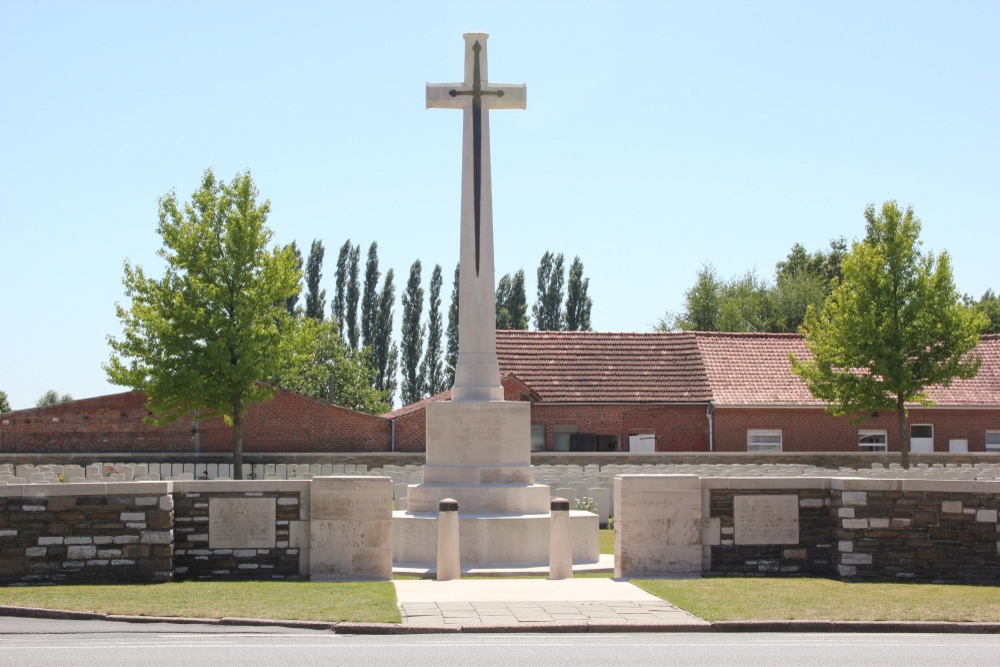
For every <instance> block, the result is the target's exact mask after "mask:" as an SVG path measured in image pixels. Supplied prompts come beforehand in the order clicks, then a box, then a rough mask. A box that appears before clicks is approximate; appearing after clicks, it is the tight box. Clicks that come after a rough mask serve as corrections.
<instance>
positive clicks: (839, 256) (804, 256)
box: [775, 236, 847, 292]
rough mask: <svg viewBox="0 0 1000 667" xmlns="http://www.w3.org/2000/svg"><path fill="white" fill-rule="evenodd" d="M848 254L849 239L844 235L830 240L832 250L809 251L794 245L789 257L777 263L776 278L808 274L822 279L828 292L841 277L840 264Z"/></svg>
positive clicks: (778, 279) (799, 245) (779, 279)
mask: <svg viewBox="0 0 1000 667" xmlns="http://www.w3.org/2000/svg"><path fill="white" fill-rule="evenodd" d="M846 254H847V240H846V239H844V237H843V236H841V237H840V238H836V239H832V240H831V241H830V250H829V251H826V252H824V251H822V250H817V251H816V252H813V253H809V252H807V251H806V249H805V248H804V247H802V245H801V244H799V243H796V244H795V245H793V246H792V250H791V252H789V253H788V257H787V258H786V259H785V260H784V261H781V262H778V263H777V265H775V278H776V280H777V281H778V282H780V281H781V279H782V278H783V277H790V276H800V275H802V274H806V275H809V276H812V277H814V278H818V279H820V280H821V281H822V283H823V286H824V288H825V290H826V291H827V292H829V290H830V288H831V287H832V286H833V281H834V280H839V279H840V266H841V264H842V263H843V261H844V255H846Z"/></svg>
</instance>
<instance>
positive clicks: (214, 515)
mask: <svg viewBox="0 0 1000 667" xmlns="http://www.w3.org/2000/svg"><path fill="white" fill-rule="evenodd" d="M310 486H311V485H310V483H309V482H308V481H306V480H282V481H280V482H227V481H220V482H180V483H175V489H174V522H175V526H176V528H175V529H174V539H175V542H174V578H175V579H177V580H184V579H215V580H249V579H295V578H298V577H299V576H308V575H309V526H308V520H309V489H310ZM234 513H239V514H240V516H241V517H243V519H242V521H239V520H237V521H233V520H232V518H231V517H232V516H233V515H234ZM210 523H214V524H215V525H216V528H215V530H214V531H210V530H209V525H210ZM227 528H228V530H227Z"/></svg>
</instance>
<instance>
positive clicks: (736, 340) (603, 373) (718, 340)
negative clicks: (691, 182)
mask: <svg viewBox="0 0 1000 667" xmlns="http://www.w3.org/2000/svg"><path fill="white" fill-rule="evenodd" d="M789 353H793V354H795V356H796V357H798V358H801V359H810V358H811V357H812V355H810V353H809V350H808V349H807V348H806V346H805V343H804V342H803V340H802V336H800V335H798V334H756V333H723V332H706V331H698V332H669V333H600V332H593V331H497V356H498V358H499V361H500V372H501V375H502V376H503V377H504V378H505V381H509V380H511V379H514V380H517V381H518V382H519V383H520V384H521V385H523V386H524V387H526V388H527V389H528V390H530V391H531V392H533V394H534V396H535V397H536V398H537V400H539V401H541V402H545V403H700V402H708V401H709V400H711V401H712V402H714V403H715V404H716V405H720V406H727V405H728V406H777V405H780V406H816V407H821V406H823V405H824V403H823V402H822V401H819V400H817V399H815V398H813V397H812V394H810V393H809V389H808V388H806V385H805V383H804V382H803V381H802V380H801V379H799V377H798V376H796V375H794V374H793V373H792V371H791V363H790V362H789V359H788V355H789ZM975 354H977V355H979V356H980V357H981V358H982V359H983V365H982V368H981V369H980V371H979V375H978V376H976V377H975V378H973V379H971V380H956V381H955V382H953V383H952V385H951V386H950V387H934V388H932V389H931V390H930V392H929V395H930V398H931V399H932V400H933V401H934V402H935V404H936V405H940V406H944V407H960V406H993V407H995V406H1000V334H991V335H987V336H983V339H982V341H981V342H980V344H979V347H978V348H977V349H976V351H975ZM511 376H514V377H513V378H511ZM450 398H451V392H449V391H445V392H443V393H441V394H438V395H437V396H432V397H430V398H427V399H424V400H423V401H420V402H419V403H413V404H412V405H408V406H405V407H402V408H399V409H398V410H394V411H393V412H390V413H387V414H385V415H383V417H387V418H395V417H401V416H403V415H406V414H410V413H411V412H415V411H417V410H420V409H423V407H424V406H425V405H426V404H427V403H429V402H431V401H446V400H449V399H450Z"/></svg>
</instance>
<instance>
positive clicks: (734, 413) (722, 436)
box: [713, 408, 1000, 452]
mask: <svg viewBox="0 0 1000 667" xmlns="http://www.w3.org/2000/svg"><path fill="white" fill-rule="evenodd" d="M908 423H910V424H933V425H934V451H936V452H947V451H948V441H949V440H951V439H966V440H968V441H969V451H970V452H982V451H985V450H986V431H987V429H989V430H1000V409H998V410H953V409H946V408H920V409H914V410H910V415H909V421H908ZM778 428H780V429H781V435H782V441H783V444H782V447H783V450H784V451H786V452H824V451H841V452H851V451H858V430H860V429H884V430H885V431H886V435H887V437H888V443H889V451H897V452H898V451H899V434H898V432H897V429H898V427H897V425H896V414H895V413H892V412H881V413H879V416H878V417H877V418H873V417H869V418H868V419H866V420H865V421H864V422H862V423H861V424H853V423H851V421H850V420H849V419H847V418H846V417H834V416H832V415H830V414H828V413H827V412H825V411H824V410H822V409H818V408H717V409H716V410H715V416H714V424H713V430H714V440H715V450H716V451H719V452H745V451H746V450H747V429H778Z"/></svg>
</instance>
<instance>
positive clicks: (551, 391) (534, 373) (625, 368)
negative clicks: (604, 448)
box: [497, 331, 711, 403]
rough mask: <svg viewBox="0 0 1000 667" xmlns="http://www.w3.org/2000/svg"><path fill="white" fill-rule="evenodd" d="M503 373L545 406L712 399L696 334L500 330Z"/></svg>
mask: <svg viewBox="0 0 1000 667" xmlns="http://www.w3.org/2000/svg"><path fill="white" fill-rule="evenodd" d="M497 356H498V358H499V360H500V372H501V373H513V374H514V375H516V376H517V377H518V379H520V380H521V381H522V382H523V383H524V384H525V385H527V386H528V387H530V388H531V389H532V390H534V391H535V392H536V393H537V394H538V395H539V396H540V397H541V401H542V402H545V403H691V402H707V401H708V400H709V398H710V397H711V392H710V391H709V386H708V381H707V378H706V376H705V368H704V365H703V364H702V361H701V355H700V354H699V351H698V346H697V343H696V340H695V335H694V334H692V333H687V332H679V333H598V332H593V331H497Z"/></svg>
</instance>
